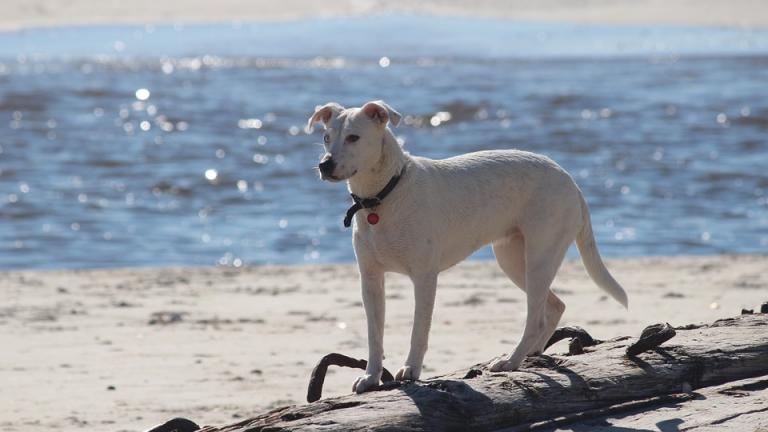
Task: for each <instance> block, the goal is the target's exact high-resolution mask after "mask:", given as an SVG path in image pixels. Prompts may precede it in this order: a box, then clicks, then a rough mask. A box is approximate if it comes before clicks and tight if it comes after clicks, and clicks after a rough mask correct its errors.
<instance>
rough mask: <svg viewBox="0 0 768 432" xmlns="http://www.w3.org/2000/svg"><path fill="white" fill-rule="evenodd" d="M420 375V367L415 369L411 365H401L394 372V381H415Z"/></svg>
mask: <svg viewBox="0 0 768 432" xmlns="http://www.w3.org/2000/svg"><path fill="white" fill-rule="evenodd" d="M419 375H421V369H420V368H419V369H416V368H415V367H413V366H408V365H405V366H403V367H401V368H400V369H399V370H398V371H397V373H396V374H395V380H396V381H415V380H417V379H419Z"/></svg>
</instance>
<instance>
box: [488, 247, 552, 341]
mask: <svg viewBox="0 0 768 432" xmlns="http://www.w3.org/2000/svg"><path fill="white" fill-rule="evenodd" d="M493 254H494V255H495V256H496V261H497V262H498V263H499V267H501V270H502V271H504V273H505V274H506V275H507V276H508V277H509V278H510V279H511V280H512V282H514V284H515V285H517V286H518V287H519V288H520V289H521V290H523V291H525V240H524V239H523V236H522V235H521V234H520V233H514V234H512V235H510V236H508V237H506V238H504V239H502V240H500V241H498V242H496V243H494V244H493ZM563 312H565V304H564V303H563V302H562V301H561V300H560V298H558V297H557V295H555V293H553V292H552V291H551V290H549V294H548V296H547V303H546V306H545V315H546V326H545V330H544V331H543V332H542V336H541V337H540V338H539V340H538V341H537V343H536V344H535V345H534V347H533V349H532V350H531V351H530V352H528V355H531V354H538V353H540V352H541V351H543V350H544V346H545V345H546V343H547V341H549V338H550V337H551V336H552V333H554V331H555V329H556V328H557V324H558V323H559V322H560V317H562V315H563Z"/></svg>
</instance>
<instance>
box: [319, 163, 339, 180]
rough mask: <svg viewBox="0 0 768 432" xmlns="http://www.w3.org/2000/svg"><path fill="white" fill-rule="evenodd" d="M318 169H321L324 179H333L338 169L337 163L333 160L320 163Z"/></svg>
mask: <svg viewBox="0 0 768 432" xmlns="http://www.w3.org/2000/svg"><path fill="white" fill-rule="evenodd" d="M318 168H320V174H322V175H323V177H328V178H333V171H334V170H335V169H336V162H334V161H333V159H331V158H328V159H325V160H323V161H322V162H320V165H318Z"/></svg>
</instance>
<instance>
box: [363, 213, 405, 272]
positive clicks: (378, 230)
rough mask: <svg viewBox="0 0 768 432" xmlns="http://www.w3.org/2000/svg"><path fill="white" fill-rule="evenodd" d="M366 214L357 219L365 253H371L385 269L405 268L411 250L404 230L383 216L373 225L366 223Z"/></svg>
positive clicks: (399, 269) (396, 269)
mask: <svg viewBox="0 0 768 432" xmlns="http://www.w3.org/2000/svg"><path fill="white" fill-rule="evenodd" d="M367 216H368V215H367V214H363V215H362V217H361V218H359V219H358V220H357V222H358V223H359V224H360V225H359V228H358V236H359V239H360V247H364V248H365V249H366V251H367V253H369V254H371V255H372V256H373V257H374V258H375V259H376V261H378V262H379V263H381V264H382V265H383V266H384V267H385V268H386V270H388V271H404V270H406V269H407V263H408V262H409V259H410V257H409V253H410V252H411V247H410V245H409V243H408V234H407V232H405V231H406V230H404V229H403V227H399V226H398V225H397V224H394V223H392V222H393V221H386V220H383V218H382V220H380V221H379V223H377V224H375V225H371V224H368V222H367Z"/></svg>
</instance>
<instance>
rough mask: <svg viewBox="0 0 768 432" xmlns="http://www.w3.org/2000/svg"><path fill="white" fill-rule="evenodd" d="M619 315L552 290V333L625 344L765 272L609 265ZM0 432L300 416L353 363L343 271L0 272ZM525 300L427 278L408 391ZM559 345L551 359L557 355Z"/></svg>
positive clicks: (742, 300) (723, 266) (476, 352)
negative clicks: (336, 362) (432, 301)
mask: <svg viewBox="0 0 768 432" xmlns="http://www.w3.org/2000/svg"><path fill="white" fill-rule="evenodd" d="M608 265H609V267H610V268H611V270H612V272H613V273H614V275H615V276H616V278H617V279H618V280H619V281H621V282H622V283H623V285H624V286H625V288H626V289H627V291H628V293H629V298H630V310H629V311H625V310H623V309H622V308H621V307H620V306H619V305H618V304H616V303H615V302H613V301H611V300H610V299H608V298H607V297H606V296H605V295H604V293H603V292H602V291H600V290H599V289H598V288H597V287H595V286H594V284H593V283H592V282H591V281H590V280H589V279H588V277H587V275H586V273H585V271H584V269H583V266H582V265H581V263H580V262H579V261H568V262H566V264H565V265H564V266H563V268H562V269H561V271H560V274H559V275H558V278H557V279H556V281H555V283H554V288H555V290H556V291H557V292H558V293H559V294H560V295H561V297H562V298H563V300H564V301H565V303H566V304H567V307H568V309H567V310H566V313H565V315H564V319H563V322H562V324H564V325H565V324H569V325H580V326H583V327H585V328H586V329H587V330H588V331H590V332H591V333H592V335H593V336H594V337H596V338H600V339H607V338H611V337H614V336H620V335H636V334H639V332H640V330H642V328H644V327H645V326H646V325H648V324H652V323H656V322H669V323H671V324H673V325H682V324H687V323H695V322H702V321H712V320H715V319H717V318H723V317H727V316H732V315H735V314H738V313H739V312H740V310H741V308H754V307H759V305H760V303H762V302H764V301H768V290H766V288H768V273H766V271H765V269H766V267H768V257H755V256H736V257H734V256H709V257H673V258H665V257H658V258H637V259H619V260H609V262H608ZM0 287H2V291H1V292H2V302H1V303H0V346H2V347H3V354H2V356H0V382H2V383H3V385H2V386H0V400H2V401H3V402H2V410H0V429H2V430H3V431H8V432H10V431H25V432H28V431H38V430H40V431H53V430H57V431H60V430H120V431H123V430H124V431H135V430H143V429H145V428H148V427H149V426H151V425H154V424H157V423H160V422H162V421H164V420H167V419H168V418H170V417H173V416H184V417H188V418H191V419H194V420H196V421H198V422H201V423H205V424H222V423H228V422H232V421H234V420H236V419H237V418H241V417H245V416H249V415H252V414H256V413H259V412H262V411H264V410H266V409H268V408H270V407H275V406H281V405H285V404H293V403H301V402H303V400H304V396H305V391H306V385H307V382H308V377H309V374H310V371H311V369H312V366H313V365H314V363H315V362H316V361H318V360H319V359H320V358H321V357H322V356H323V355H324V354H326V353H329V352H341V353H344V354H347V355H351V356H354V357H360V358H364V357H365V356H366V348H365V346H366V337H365V318H364V312H363V308H362V306H361V303H360V294H359V288H358V283H357V274H356V270H355V267H354V266H353V265H323V266H295V267H250V268H243V269H231V268H188V269H184V268H167V269H122V270H121V269H118V270H82V271H50V272H45V271H43V272H40V271H21V272H3V273H0ZM387 298H388V302H387V329H386V334H385V348H386V352H387V359H386V360H385V366H386V367H387V368H389V369H390V370H396V369H397V368H398V367H399V366H400V364H401V362H402V361H403V360H404V358H405V356H406V350H407V348H408V337H409V334H410V325H411V318H412V309H413V300H412V292H411V287H410V284H409V283H408V282H407V280H406V279H405V278H404V277H401V276H397V275H391V276H390V277H388V287H387ZM524 319H525V298H524V295H523V293H522V292H521V291H520V290H518V289H517V288H515V287H514V286H512V284H511V283H510V282H509V281H508V280H507V279H506V278H505V277H504V275H503V274H502V273H501V272H500V271H499V270H498V268H497V267H496V265H495V263H491V262H465V263H462V264H461V265H459V266H457V267H455V268H454V269H451V270H450V271H448V272H446V273H444V274H443V275H442V277H441V278H440V285H439V292H438V299H437V307H436V311H435V317H434V321H433V328H432V332H431V341H430V350H429V352H428V353H427V357H426V366H425V371H424V376H425V377H429V376H434V375H438V374H441V373H443V372H448V371H451V370H454V369H457V368H461V367H466V366H469V365H472V364H475V363H478V362H482V361H487V360H489V359H491V358H492V357H494V356H496V355H498V354H500V353H502V352H505V351H507V352H508V351H510V350H512V349H513V348H514V346H515V343H516V342H517V340H518V338H519V336H520V334H521V332H522V329H523V322H524ZM566 349H567V348H566V347H565V342H561V343H560V344H558V345H557V346H555V347H553V348H552V349H551V351H552V352H562V351H563V350H566ZM357 374H358V372H356V371H351V370H342V369H332V370H331V371H330V372H329V375H328V377H327V379H326V386H325V395H326V396H332V395H340V394H344V393H347V392H349V390H350V386H351V384H352V381H353V379H354V377H355V376H356V375H357Z"/></svg>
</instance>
